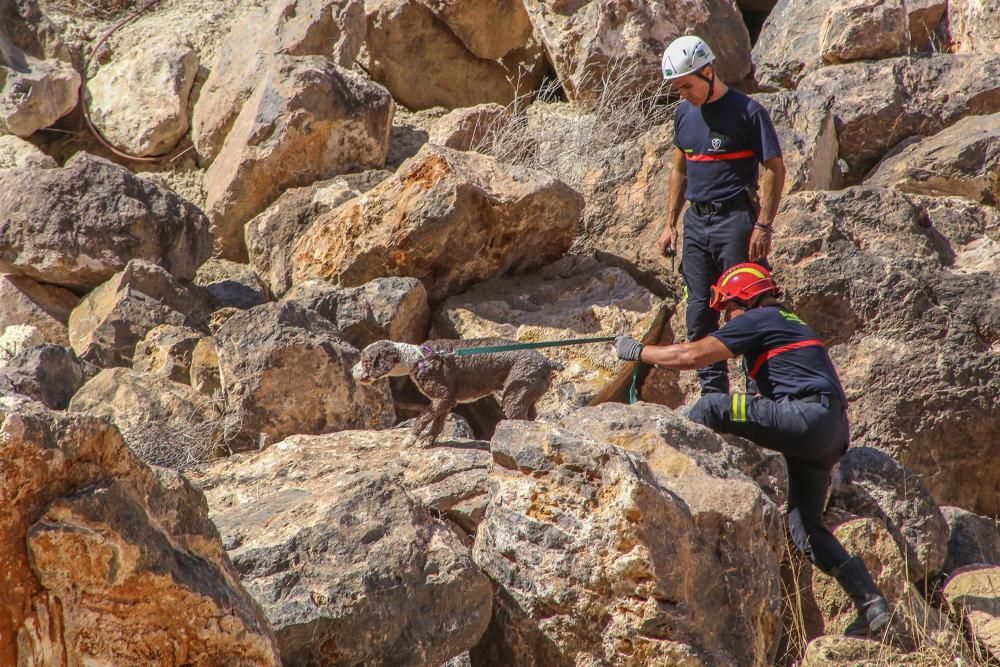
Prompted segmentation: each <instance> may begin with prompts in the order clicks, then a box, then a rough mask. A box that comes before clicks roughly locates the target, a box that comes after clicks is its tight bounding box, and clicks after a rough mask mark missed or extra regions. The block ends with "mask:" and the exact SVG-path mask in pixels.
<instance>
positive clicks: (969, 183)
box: [865, 113, 1000, 206]
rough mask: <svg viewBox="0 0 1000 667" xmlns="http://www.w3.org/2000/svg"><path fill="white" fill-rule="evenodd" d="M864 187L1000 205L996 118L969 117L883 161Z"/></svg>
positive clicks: (999, 122) (999, 121)
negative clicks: (873, 186) (959, 198)
mask: <svg viewBox="0 0 1000 667" xmlns="http://www.w3.org/2000/svg"><path fill="white" fill-rule="evenodd" d="M865 184H866V185H876V186H882V187H891V188H896V189H898V190H902V191H903V192H913V193H916V194H926V195H958V196H961V197H968V198H969V199H974V200H976V201H979V202H982V203H984V204H990V205H992V206H996V205H997V204H1000V113H994V114H990V115H986V116H969V117H968V118H963V119H962V120H960V121H958V122H957V123H955V124H954V125H952V126H951V127H947V128H945V129H943V130H941V131H940V132H938V133H937V134H935V135H934V136H932V137H928V138H926V139H922V140H919V141H915V142H913V143H911V144H910V145H909V146H907V147H906V148H904V149H903V150H901V151H899V152H898V153H896V154H895V155H892V156H891V157H888V158H886V159H885V160H883V161H882V162H881V163H879V165H878V166H877V167H875V169H874V170H873V171H872V173H871V174H869V176H868V177H867V178H866V179H865Z"/></svg>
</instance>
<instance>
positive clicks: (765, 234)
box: [748, 226, 771, 262]
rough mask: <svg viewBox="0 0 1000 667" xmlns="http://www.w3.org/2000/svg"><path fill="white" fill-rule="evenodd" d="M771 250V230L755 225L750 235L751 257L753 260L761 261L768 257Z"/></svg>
mask: <svg viewBox="0 0 1000 667" xmlns="http://www.w3.org/2000/svg"><path fill="white" fill-rule="evenodd" d="M769 252H771V230H769V229H761V228H760V227H757V226H755V227H754V228H753V233H752V234H751V235H750V251H749V255H748V256H749V259H750V261H751V262H761V261H764V260H766V259H767V253H769Z"/></svg>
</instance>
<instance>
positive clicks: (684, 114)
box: [674, 88, 781, 203]
mask: <svg viewBox="0 0 1000 667" xmlns="http://www.w3.org/2000/svg"><path fill="white" fill-rule="evenodd" d="M674 145H675V146H677V148H679V149H681V150H682V151H684V155H685V157H686V158H687V188H686V190H685V191H684V198H685V199H687V200H688V201H696V202H702V203H704V202H711V201H725V200H727V199H731V198H732V197H735V196H737V195H739V194H741V193H742V192H745V191H747V188H749V194H754V193H755V192H756V190H757V164H758V163H759V162H765V161H766V160H770V159H771V158H774V157H779V156H781V146H780V145H779V143H778V135H777V133H776V132H775V131H774V125H772V124H771V117H770V116H769V115H768V113H767V109H765V108H764V107H762V106H761V105H760V104H759V103H758V102H756V101H755V100H753V99H751V98H750V97H748V96H747V95H745V94H744V93H741V92H740V91H738V90H735V89H733V88H730V89H729V90H727V91H726V94H725V95H723V96H722V97H720V98H719V99H717V100H716V101H714V102H711V103H709V104H702V105H701V106H700V107H696V106H694V105H692V104H690V103H688V102H686V101H685V102H681V103H680V105H679V106H678V107H677V111H676V112H675V114H674Z"/></svg>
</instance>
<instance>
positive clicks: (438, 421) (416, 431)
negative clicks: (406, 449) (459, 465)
mask: <svg viewBox="0 0 1000 667" xmlns="http://www.w3.org/2000/svg"><path fill="white" fill-rule="evenodd" d="M455 405H456V403H455V401H453V400H449V399H442V398H436V399H434V400H432V401H431V404H430V406H428V408H427V409H426V410H425V411H424V412H422V413H421V414H420V416H419V417H417V419H416V421H414V422H413V431H412V432H411V434H410V438H409V439H408V443H409V444H416V445H418V446H420V447H430V446H431V445H433V444H434V443H435V442H436V441H437V438H438V436H439V435H441V431H442V430H444V422H445V420H446V419H447V418H448V413H449V412H451V410H452V408H454V407H455Z"/></svg>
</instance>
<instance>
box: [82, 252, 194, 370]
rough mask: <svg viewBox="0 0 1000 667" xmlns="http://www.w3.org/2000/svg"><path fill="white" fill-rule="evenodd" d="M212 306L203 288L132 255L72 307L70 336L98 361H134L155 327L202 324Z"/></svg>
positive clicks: (109, 363) (85, 356)
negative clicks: (120, 269) (187, 284)
mask: <svg viewBox="0 0 1000 667" xmlns="http://www.w3.org/2000/svg"><path fill="white" fill-rule="evenodd" d="M208 310H209V306H208V302H207V300H206V299H205V297H204V296H202V294H201V293H200V292H198V291H196V290H193V289H191V288H190V287H188V286H186V285H184V284H181V283H180V282H178V281H177V280H175V279H174V278H173V276H171V275H170V274H169V273H167V272H166V271H165V270H164V269H163V268H161V267H159V266H157V265H155V264H150V263H149V262H144V261H142V260H132V261H131V262H129V263H128V265H126V267H125V269H124V270H122V271H120V272H119V273H116V274H115V275H114V276H112V277H111V279H110V280H108V281H107V282H106V283H104V284H103V285H101V286H100V287H98V288H97V289H95V290H94V291H92V292H91V293H90V294H88V295H87V296H86V297H84V298H83V300H82V301H81V302H80V305H78V306H77V307H76V308H74V309H73V312H72V313H70V316H69V342H70V345H72V347H73V349H74V350H75V351H76V353H77V354H78V355H80V358H81V359H85V360H87V361H89V362H91V363H94V364H97V365H98V366H101V367H108V366H130V365H131V363H132V356H133V352H134V351H135V346H136V344H137V343H138V342H139V341H141V340H142V339H143V338H145V336H146V334H147V333H149V331H150V330H152V329H153V328H154V327H157V326H159V325H161V324H172V325H176V326H189V325H195V326H197V325H201V324H202V322H203V320H204V318H205V317H206V316H207V315H208Z"/></svg>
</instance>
